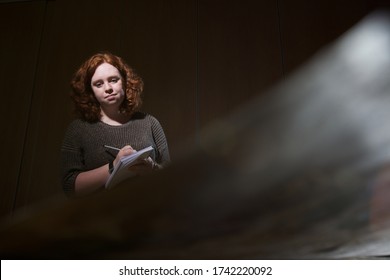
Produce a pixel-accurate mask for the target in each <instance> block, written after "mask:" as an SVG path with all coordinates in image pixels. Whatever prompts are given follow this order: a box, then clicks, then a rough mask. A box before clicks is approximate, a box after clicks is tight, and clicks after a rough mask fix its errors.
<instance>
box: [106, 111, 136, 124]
mask: <svg viewBox="0 0 390 280" xmlns="http://www.w3.org/2000/svg"><path fill="white" fill-rule="evenodd" d="M101 114H102V116H101V117H100V121H102V122H104V123H106V124H109V125H122V124H125V123H127V122H128V121H129V120H130V117H129V116H128V115H126V114H122V113H120V112H119V111H112V112H107V111H105V110H101Z"/></svg>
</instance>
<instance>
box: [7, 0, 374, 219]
mask: <svg viewBox="0 0 390 280" xmlns="http://www.w3.org/2000/svg"><path fill="white" fill-rule="evenodd" d="M379 2H381V1H379ZM374 8H375V5H373V4H372V1H368V0H345V1H338V0H321V1H310V0H279V1H278V0H262V1H258V0H241V1H232V0H143V1H135V0H52V1H44V0H41V1H39V0H37V1H0V32H1V44H0V57H1V59H0V61H1V62H0V81H1V85H2V92H1V96H2V101H1V102H0V104H1V105H0V106H1V118H2V121H3V122H2V123H3V128H2V130H3V133H2V137H1V144H2V145H1V155H2V156H1V160H2V163H1V187H0V203H1V205H0V216H5V215H9V214H10V213H12V211H13V210H15V209H19V208H21V207H23V206H25V205H30V204H31V203H35V202H37V201H39V200H41V199H45V198H48V197H50V196H53V195H60V194H61V192H62V190H61V186H60V184H59V151H60V146H61V142H62V137H63V134H64V131H65V129H66V127H67V125H68V124H69V122H70V120H71V118H72V104H71V101H70V99H69V97H68V92H69V81H70V78H71V76H72V74H73V72H74V71H75V70H76V68H77V67H78V66H79V65H80V64H81V62H82V61H83V60H85V59H86V58H87V57H89V56H90V55H91V54H93V53H95V52H97V51H100V50H109V51H111V52H113V53H116V54H118V55H120V56H122V57H124V58H125V59H126V61H127V62H128V63H129V64H130V65H132V66H133V67H134V68H135V69H136V70H137V72H138V73H139V74H140V75H141V76H142V77H143V79H144V81H145V85H146V87H145V92H144V98H143V99H144V107H143V109H144V111H147V112H149V113H151V114H153V115H155V116H156V117H157V118H158V119H159V120H160V122H161V123H162V125H163V127H164V129H165V132H166V135H167V138H168V141H169V145H170V150H171V156H172V159H173V160H175V158H177V157H179V156H180V155H181V153H182V152H183V151H184V148H185V147H186V146H187V145H189V144H190V145H191V144H195V145H196V143H197V141H198V138H199V131H200V130H201V129H202V128H203V127H205V126H206V125H207V124H208V123H210V122H212V121H214V120H216V119H218V118H220V117H222V116H224V115H226V114H228V113H229V112H231V111H232V110H234V109H235V108H237V107H238V106H239V105H240V104H242V103H244V102H247V101H248V100H250V98H251V97H252V96H254V95H258V94H261V92H262V91H264V90H265V89H266V88H268V87H270V86H271V85H272V84H274V83H276V82H278V81H279V80H280V79H282V78H283V77H284V76H285V75H288V74H289V73H290V72H292V71H293V70H294V69H295V68H296V67H298V66H299V65H300V64H301V63H303V62H304V61H306V60H307V59H309V58H310V57H311V56H312V55H313V54H314V53H315V52H316V51H317V50H319V49H320V48H321V47H322V46H324V45H326V44H327V43H329V42H331V41H332V40H335V39H336V38H337V37H338V36H340V35H341V34H342V33H343V32H345V31H346V30H347V29H348V28H349V27H351V26H352V25H353V24H355V23H356V22H357V21H358V20H360V19H361V18H362V17H363V16H364V15H366V14H367V13H368V12H369V11H370V10H372V9H374ZM64 199H65V198H64Z"/></svg>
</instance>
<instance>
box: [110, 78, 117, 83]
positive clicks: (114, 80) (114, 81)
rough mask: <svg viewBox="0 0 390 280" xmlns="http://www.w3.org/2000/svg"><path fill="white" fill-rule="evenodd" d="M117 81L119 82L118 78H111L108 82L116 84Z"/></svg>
mask: <svg viewBox="0 0 390 280" xmlns="http://www.w3.org/2000/svg"><path fill="white" fill-rule="evenodd" d="M118 80H119V79H118V78H113V79H111V81H110V82H111V83H116V82H118Z"/></svg>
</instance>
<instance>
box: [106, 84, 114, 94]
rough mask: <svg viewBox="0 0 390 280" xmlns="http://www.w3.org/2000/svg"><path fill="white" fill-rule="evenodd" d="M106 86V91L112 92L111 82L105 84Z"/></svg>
mask: <svg viewBox="0 0 390 280" xmlns="http://www.w3.org/2000/svg"><path fill="white" fill-rule="evenodd" d="M104 87H105V88H104V91H105V92H106V93H112V91H113V90H112V87H111V85H110V84H105V86H104Z"/></svg>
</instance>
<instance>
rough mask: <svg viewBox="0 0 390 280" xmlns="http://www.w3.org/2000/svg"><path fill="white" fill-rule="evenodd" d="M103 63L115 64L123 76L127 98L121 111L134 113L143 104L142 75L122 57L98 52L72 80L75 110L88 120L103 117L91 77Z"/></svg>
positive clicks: (129, 113)
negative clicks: (92, 86)
mask: <svg viewBox="0 0 390 280" xmlns="http://www.w3.org/2000/svg"><path fill="white" fill-rule="evenodd" d="M102 63H109V64H111V65H113V66H114V67H116V68H117V69H118V71H119V73H120V74H121V76H122V77H121V78H122V79H123V81H122V83H123V90H124V92H125V94H126V98H125V99H124V100H123V103H122V104H121V106H120V112H121V113H123V114H127V115H132V114H133V113H134V112H136V111H137V110H138V109H139V108H140V107H141V104H142V100H141V93H142V90H143V86H144V84H143V81H142V79H141V77H139V76H138V75H137V74H136V73H135V72H134V70H133V69H132V68H131V67H130V66H129V65H127V63H126V62H125V61H124V60H123V59H122V58H121V57H119V56H116V55H113V54H111V53H109V52H102V53H97V54H94V55H92V56H91V57H90V58H89V59H87V60H86V61H85V62H84V63H83V64H82V65H81V66H80V68H79V69H78V70H77V71H76V73H75V74H74V76H73V78H72V80H71V87H72V92H71V98H72V100H73V102H74V104H75V111H76V113H77V114H78V115H79V117H80V118H82V119H83V120H86V121H88V122H96V121H99V120H100V117H101V110H100V104H99V102H98V101H97V99H96V97H95V94H94V93H93V91H92V88H91V79H92V76H93V75H94V73H95V70H96V68H97V67H98V66H99V65H100V64H102Z"/></svg>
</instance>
